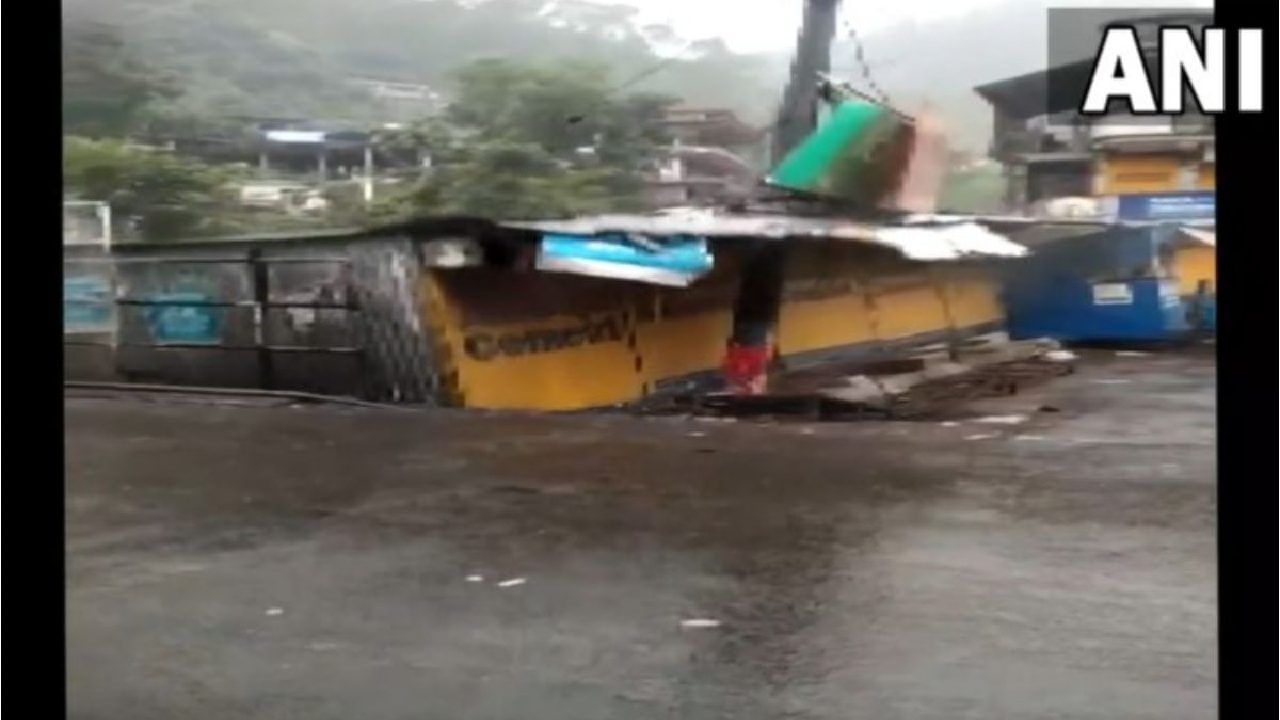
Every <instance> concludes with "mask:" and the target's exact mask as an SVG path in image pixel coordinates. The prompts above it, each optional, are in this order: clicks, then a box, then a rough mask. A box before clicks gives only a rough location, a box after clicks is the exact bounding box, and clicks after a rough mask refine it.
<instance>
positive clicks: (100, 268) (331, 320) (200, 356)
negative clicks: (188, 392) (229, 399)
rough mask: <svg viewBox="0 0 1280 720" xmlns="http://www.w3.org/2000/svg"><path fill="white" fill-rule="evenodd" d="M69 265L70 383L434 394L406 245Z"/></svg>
mask: <svg viewBox="0 0 1280 720" xmlns="http://www.w3.org/2000/svg"><path fill="white" fill-rule="evenodd" d="M63 264H64V283H65V284H64V335H63V343H64V349H65V350H66V353H65V355H66V357H67V358H68V362H67V373H66V374H67V377H68V379H73V380H103V379H110V380H125V381H132V382H147V383H162V384H173V385H198V386H209V387H232V388H236V387H241V388H257V389H268V390H297V391H305V392H319V393H325V394H335V395H351V396H356V397H361V398H364V399H367V400H374V401H384V402H385V401H391V402H409V403H432V402H434V401H435V388H436V380H435V373H434V369H433V367H432V365H431V363H430V355H429V349H428V348H429V347H430V344H429V343H428V342H427V338H426V337H425V334H424V329H423V327H422V323H421V320H420V319H419V316H418V308H419V307H420V305H419V304H418V303H417V286H418V272H419V271H418V268H419V263H418V262H417V258H416V256H415V254H414V252H413V246H412V244H411V243H410V242H409V241H407V240H382V239H380V240H374V241H367V242H356V243H351V244H350V245H347V246H343V245H334V244H333V243H328V244H321V245H316V246H308V245H306V244H290V245H289V247H287V248H285V247H273V246H272V244H271V243H269V242H268V243H261V244H259V245H257V246H250V247H248V248H246V249H241V250H239V251H237V252H228V251H222V250H218V249H216V248H214V249H211V248H210V247H209V246H207V245H206V246H202V248H201V249H198V250H194V251H186V250H185V249H181V248H180V247H178V246H175V245H167V246H158V247H157V248H156V249H154V250H150V249H148V250H145V251H139V250H137V249H132V250H130V251H129V252H128V253H120V252H103V251H101V250H100V249H97V248H94V249H90V248H87V247H76V248H72V247H70V246H67V247H65V248H64V256H63Z"/></svg>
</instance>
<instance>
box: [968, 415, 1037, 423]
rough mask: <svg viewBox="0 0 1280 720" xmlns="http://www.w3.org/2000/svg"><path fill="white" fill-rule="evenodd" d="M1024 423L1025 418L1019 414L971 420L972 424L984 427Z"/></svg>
mask: <svg viewBox="0 0 1280 720" xmlns="http://www.w3.org/2000/svg"><path fill="white" fill-rule="evenodd" d="M1026 421H1027V416H1026V415H1022V414H1020V413H1019V414H1013V415H987V416H985V417H980V418H974V420H973V422H976V423H983V424H986V425H1019V424H1022V423H1024V422H1026Z"/></svg>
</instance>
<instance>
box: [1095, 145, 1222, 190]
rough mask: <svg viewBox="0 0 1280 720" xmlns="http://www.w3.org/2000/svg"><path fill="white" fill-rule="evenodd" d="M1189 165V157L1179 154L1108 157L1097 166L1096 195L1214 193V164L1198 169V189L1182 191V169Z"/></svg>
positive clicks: (1201, 166)
mask: <svg viewBox="0 0 1280 720" xmlns="http://www.w3.org/2000/svg"><path fill="white" fill-rule="evenodd" d="M1186 163H1187V158H1186V156H1184V155H1176V154H1113V155H1105V156H1103V157H1102V158H1101V159H1100V160H1099V162H1098V172H1099V178H1098V180H1099V182H1098V183H1097V193H1098V194H1099V195H1124V194H1139V193H1158V192H1176V191H1179V190H1191V189H1196V190H1213V189H1214V188H1215V187H1216V185H1217V182H1216V177H1217V176H1216V166H1215V165H1214V164H1213V163H1201V164H1200V165H1199V169H1198V171H1197V174H1196V178H1195V188H1189V187H1183V186H1182V179H1181V178H1182V168H1183V166H1184V165H1185V164H1186Z"/></svg>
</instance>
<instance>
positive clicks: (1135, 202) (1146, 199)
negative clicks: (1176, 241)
mask: <svg viewBox="0 0 1280 720" xmlns="http://www.w3.org/2000/svg"><path fill="white" fill-rule="evenodd" d="M1216 197H1217V194H1216V193H1214V192H1213V191H1212V190H1209V191H1202V192H1184V193H1159V194H1154V195H1121V196H1120V197H1119V198H1117V203H1118V205H1117V208H1116V215H1117V217H1119V219H1121V220H1209V219H1212V218H1213V217H1214V212H1215V209H1216V203H1215V199H1216Z"/></svg>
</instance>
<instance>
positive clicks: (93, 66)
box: [62, 22, 177, 137]
mask: <svg viewBox="0 0 1280 720" xmlns="http://www.w3.org/2000/svg"><path fill="white" fill-rule="evenodd" d="M176 92H177V91H176V87H175V85H174V82H173V80H172V78H169V77H167V76H164V75H162V74H160V73H158V72H157V71H155V70H154V69H153V68H150V67H148V66H147V65H146V64H145V63H144V62H143V61H142V60H141V59H140V58H139V57H137V55H136V54H135V53H134V52H132V51H130V50H129V48H128V47H127V46H126V44H125V42H124V40H123V39H122V38H121V37H120V35H119V33H118V32H117V31H116V30H115V29H114V28H112V27H111V26H109V25H105V24H101V23H93V22H85V23H78V24H76V25H73V26H70V27H68V28H66V30H65V31H64V33H63V45H62V124H63V130H64V131H65V132H70V133H75V134H79V135H87V136H91V137H121V136H123V135H125V134H126V133H128V132H130V131H132V130H135V129H137V128H138V127H139V126H140V125H141V124H142V123H143V122H144V121H145V118H146V111H147V108H148V106H149V105H150V104H151V103H152V102H154V101H156V100H160V99H163V98H169V97H173V96H174V95H176Z"/></svg>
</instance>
